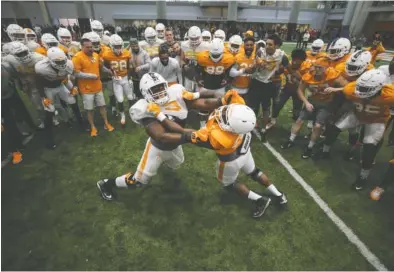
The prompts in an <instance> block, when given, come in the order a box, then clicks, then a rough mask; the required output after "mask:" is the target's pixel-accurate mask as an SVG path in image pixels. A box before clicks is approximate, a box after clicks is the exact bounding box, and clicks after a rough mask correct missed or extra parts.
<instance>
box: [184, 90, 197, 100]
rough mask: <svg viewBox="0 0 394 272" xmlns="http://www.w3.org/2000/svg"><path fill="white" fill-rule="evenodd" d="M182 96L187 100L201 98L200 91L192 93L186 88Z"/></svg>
mask: <svg viewBox="0 0 394 272" xmlns="http://www.w3.org/2000/svg"><path fill="white" fill-rule="evenodd" d="M182 98H183V99H185V100H196V99H199V98H200V93H198V92H197V93H192V92H188V91H186V90H183V91H182Z"/></svg>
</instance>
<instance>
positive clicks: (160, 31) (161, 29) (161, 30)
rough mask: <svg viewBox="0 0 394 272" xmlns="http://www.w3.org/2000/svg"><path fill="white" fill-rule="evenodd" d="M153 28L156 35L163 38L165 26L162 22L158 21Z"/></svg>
mask: <svg viewBox="0 0 394 272" xmlns="http://www.w3.org/2000/svg"><path fill="white" fill-rule="evenodd" d="M155 28H156V33H157V37H158V38H160V39H164V31H165V30H166V27H165V26H164V25H163V24H162V23H158V24H157V25H156V27H155Z"/></svg>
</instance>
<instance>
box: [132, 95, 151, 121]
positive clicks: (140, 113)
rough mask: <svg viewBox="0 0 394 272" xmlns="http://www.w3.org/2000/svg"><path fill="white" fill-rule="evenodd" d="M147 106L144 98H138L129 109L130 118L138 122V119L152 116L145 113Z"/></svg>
mask: <svg viewBox="0 0 394 272" xmlns="http://www.w3.org/2000/svg"><path fill="white" fill-rule="evenodd" d="M147 107H148V102H147V101H146V100H145V99H140V100H138V101H137V103H135V104H134V105H133V106H132V107H131V108H130V110H129V114H130V118H131V120H133V122H135V123H137V124H140V120H142V119H144V118H147V117H152V115H150V114H149V113H147V111H146V108H147Z"/></svg>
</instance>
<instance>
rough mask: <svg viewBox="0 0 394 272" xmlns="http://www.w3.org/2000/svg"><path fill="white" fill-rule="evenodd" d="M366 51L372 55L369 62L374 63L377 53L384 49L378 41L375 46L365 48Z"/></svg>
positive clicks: (382, 51)
mask: <svg viewBox="0 0 394 272" xmlns="http://www.w3.org/2000/svg"><path fill="white" fill-rule="evenodd" d="M367 51H369V52H370V53H371V55H372V58H371V63H372V64H375V62H376V58H377V57H378V55H379V54H381V53H384V52H385V51H386V49H385V48H384V47H383V45H382V43H379V44H378V45H377V46H376V47H369V48H367Z"/></svg>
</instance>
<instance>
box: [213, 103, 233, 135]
mask: <svg viewBox="0 0 394 272" xmlns="http://www.w3.org/2000/svg"><path fill="white" fill-rule="evenodd" d="M228 113H229V107H228V106H221V107H219V108H218V109H216V110H215V113H214V115H215V120H216V122H217V123H218V125H219V127H220V128H221V129H222V130H224V131H229V132H231V131H232V129H231V127H230V125H229V118H228Z"/></svg>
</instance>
